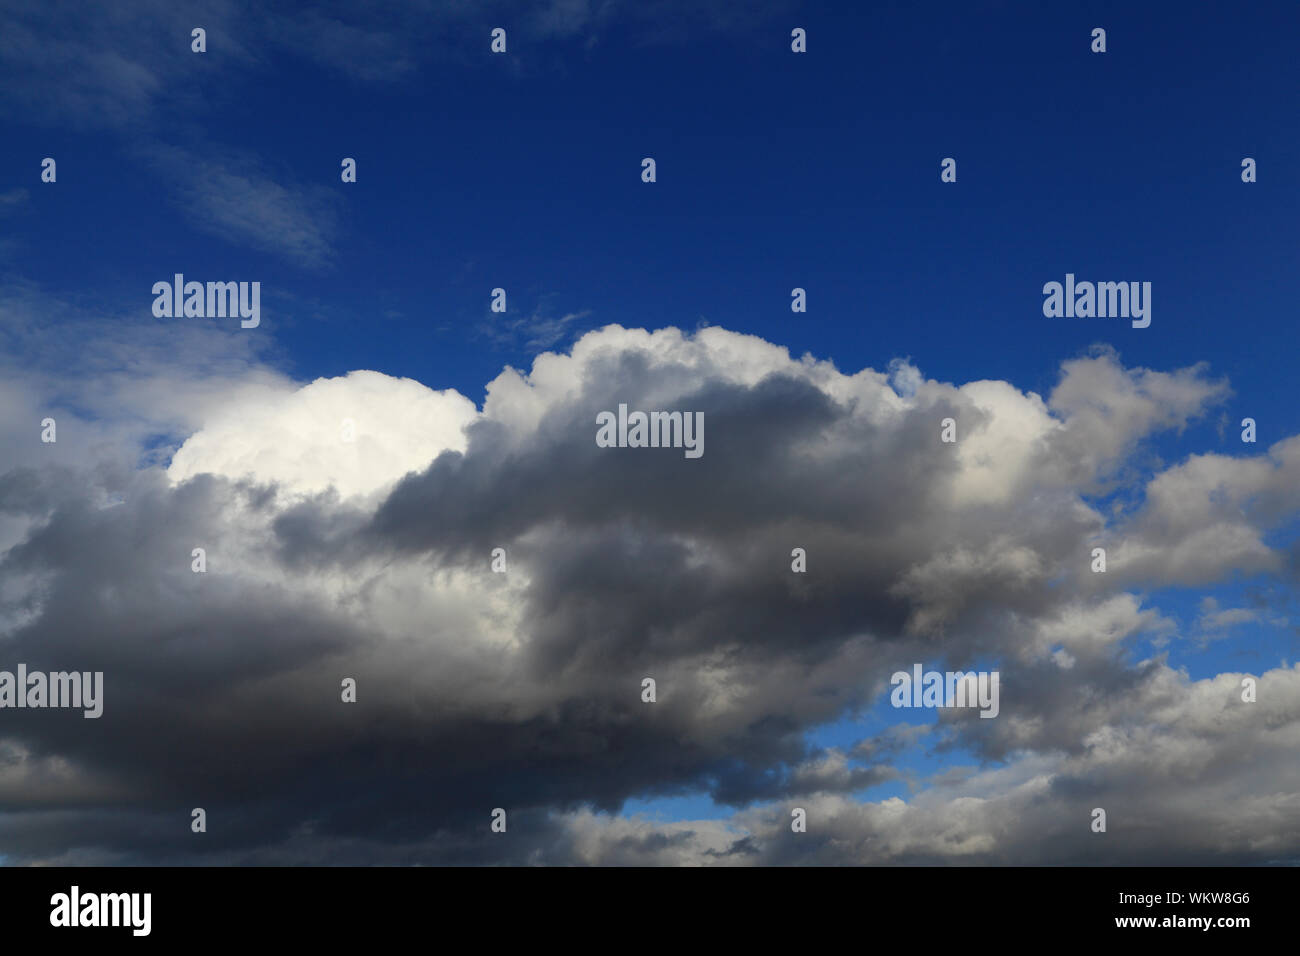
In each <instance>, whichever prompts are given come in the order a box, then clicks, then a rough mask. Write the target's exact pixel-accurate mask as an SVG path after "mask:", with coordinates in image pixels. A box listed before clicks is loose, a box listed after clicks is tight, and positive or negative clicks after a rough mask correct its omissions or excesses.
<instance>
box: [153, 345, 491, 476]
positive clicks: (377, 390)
mask: <svg viewBox="0 0 1300 956" xmlns="http://www.w3.org/2000/svg"><path fill="white" fill-rule="evenodd" d="M476 416H477V410H476V409H475V407H474V403H473V402H471V401H470V400H469V399H467V398H465V397H464V396H463V395H461V394H460V393H459V392H457V391H455V390H454V389H448V390H446V391H442V392H436V391H434V390H432V389H430V388H427V387H426V386H424V385H421V384H420V383H419V382H416V381H414V380H413V379H409V378H393V377H391V376H389V375H384V374H382V373H379V372H370V371H358V372H349V373H348V374H347V375H345V376H342V377H339V378H331V379H317V380H316V381H314V382H312V383H311V384H310V385H305V386H303V387H302V388H299V389H297V390H296V391H293V392H291V393H287V394H286V393H280V394H275V395H270V396H248V397H244V398H243V399H242V400H235V401H232V402H231V403H230V404H228V405H226V406H224V407H222V408H220V409H219V410H217V411H215V412H214V413H213V414H212V416H211V417H210V418H209V420H208V421H206V422H205V423H204V425H203V427H202V428H201V429H199V431H197V432H196V433H195V434H193V435H191V436H190V437H189V438H188V439H186V441H185V443H184V444H183V445H182V446H181V447H180V449H179V450H178V451H177V452H176V454H175V456H174V457H173V458H172V462H171V465H170V467H169V468H168V469H167V474H168V476H169V477H170V478H171V479H172V480H173V481H184V480H186V479H188V478H192V477H194V476H195V475H201V474H212V475H219V476H222V477H226V478H231V479H235V480H239V479H244V478H249V479H252V480H254V481H258V482H266V483H275V484H277V485H279V486H280V488H281V489H282V490H284V491H286V492H288V493H290V494H299V495H303V494H314V493H319V492H322V491H325V490H327V489H329V488H333V489H335V490H336V491H338V492H339V494H341V495H343V496H345V497H347V496H352V495H368V494H371V493H373V492H377V491H380V490H382V489H384V488H386V487H388V486H389V485H391V484H392V483H394V482H396V481H397V480H399V479H400V478H402V477H403V476H404V475H406V474H407V473H408V472H411V471H418V470H421V469H423V468H426V467H428V465H429V464H430V463H431V462H432V461H433V460H434V459H435V458H436V457H437V456H438V455H440V454H441V453H442V452H444V451H458V452H463V451H464V450H465V447H466V438H465V428H466V426H467V425H469V424H470V423H471V422H472V421H474V419H475V418H476ZM348 436H351V438H352V440H351V441H347V440H345V438H346V437H348Z"/></svg>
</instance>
